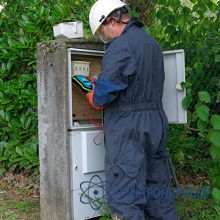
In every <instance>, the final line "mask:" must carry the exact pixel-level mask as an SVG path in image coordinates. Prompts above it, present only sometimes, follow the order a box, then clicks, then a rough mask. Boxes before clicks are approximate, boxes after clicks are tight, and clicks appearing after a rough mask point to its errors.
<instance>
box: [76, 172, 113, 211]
mask: <svg viewBox="0 0 220 220" xmlns="http://www.w3.org/2000/svg"><path fill="white" fill-rule="evenodd" d="M105 186H106V188H108V191H107V190H106V189H105ZM80 189H81V191H82V194H81V196H80V201H81V202H82V203H83V204H89V205H90V206H91V208H92V209H94V210H98V209H100V208H101V207H102V205H104V204H107V199H106V196H107V195H108V199H109V202H110V200H111V196H110V194H109V191H110V190H111V184H110V183H109V182H107V181H102V179H101V178H100V177H99V176H98V175H94V176H93V177H92V178H91V179H90V181H84V182H82V183H81V184H80Z"/></svg>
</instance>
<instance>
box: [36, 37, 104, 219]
mask: <svg viewBox="0 0 220 220" xmlns="http://www.w3.org/2000/svg"><path fill="white" fill-rule="evenodd" d="M68 48H82V49H91V50H103V44H102V43H100V42H98V41H91V40H85V39H67V38H62V39H59V40H53V41H47V42H43V43H38V44H37V90H38V132H39V156H40V203H41V219H42V220H51V219H53V220H61V219H62V220H69V219H71V204H70V169H69V164H70V161H69V146H68V101H67V100H68V88H67V86H68V82H67V49H68Z"/></svg>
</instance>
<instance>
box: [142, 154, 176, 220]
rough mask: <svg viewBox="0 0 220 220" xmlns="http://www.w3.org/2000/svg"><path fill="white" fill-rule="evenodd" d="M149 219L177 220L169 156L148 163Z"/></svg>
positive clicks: (147, 213) (147, 214) (147, 217)
mask: <svg viewBox="0 0 220 220" xmlns="http://www.w3.org/2000/svg"><path fill="white" fill-rule="evenodd" d="M146 185H147V189H148V191H147V209H146V213H145V214H146V215H145V217H146V219H147V220H177V219H178V216H177V213H176V209H175V205H174V201H173V198H172V193H171V192H170V169H169V164H168V160H167V157H166V156H164V157H159V158H154V159H153V160H152V161H151V163H150V164H149V165H148V176H147V184H146Z"/></svg>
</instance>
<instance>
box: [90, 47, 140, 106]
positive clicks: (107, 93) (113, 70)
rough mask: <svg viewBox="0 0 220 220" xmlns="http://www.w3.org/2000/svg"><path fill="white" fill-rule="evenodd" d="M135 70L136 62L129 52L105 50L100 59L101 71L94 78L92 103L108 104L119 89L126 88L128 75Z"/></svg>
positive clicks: (98, 104)
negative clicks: (101, 59)
mask: <svg viewBox="0 0 220 220" xmlns="http://www.w3.org/2000/svg"><path fill="white" fill-rule="evenodd" d="M109 49H110V48H109ZM135 71H136V63H135V61H134V57H133V56H132V55H131V54H130V53H128V52H127V51H126V50H122V49H110V51H108V50H107V52H106V54H105V55H104V58H103V61H102V72H101V73H100V75H99V77H98V79H97V80H94V85H95V88H94V96H93V102H94V104H95V105H97V106H106V105H109V104H110V103H111V102H112V101H113V100H114V99H116V98H117V96H118V94H119V91H121V90H124V89H126V88H127V86H128V77H129V76H130V75H133V74H135Z"/></svg>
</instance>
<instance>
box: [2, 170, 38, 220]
mask: <svg viewBox="0 0 220 220" xmlns="http://www.w3.org/2000/svg"><path fill="white" fill-rule="evenodd" d="M2 219H10V220H13V219H16V220H17V219H24V220H26V219H28V220H32V219H33V220H38V219H40V194H39V178H38V177H36V176H35V177H34V176H32V175H28V174H25V173H21V174H13V173H5V175H4V177H2V178H1V179H0V220H2Z"/></svg>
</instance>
